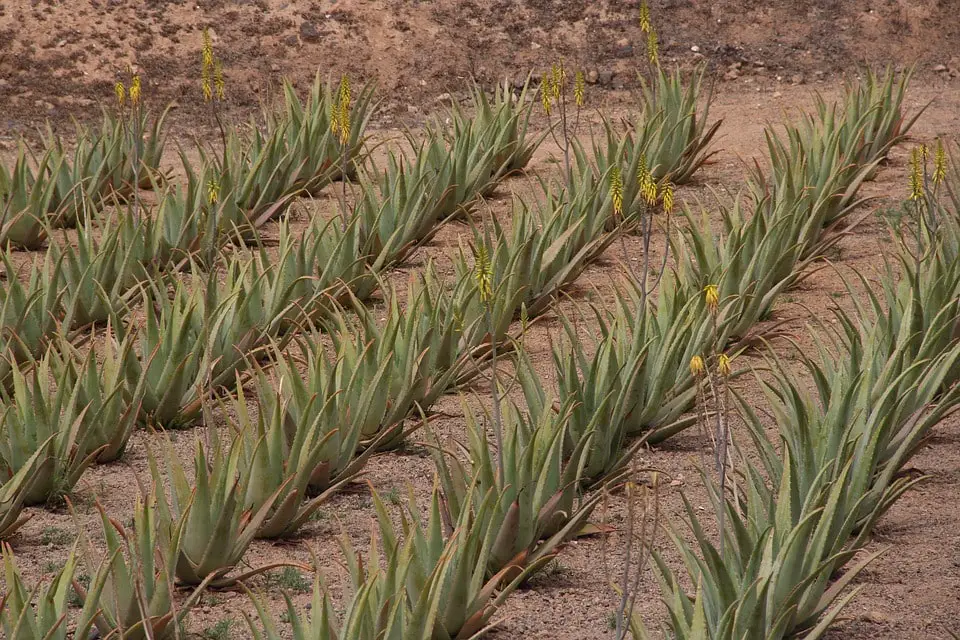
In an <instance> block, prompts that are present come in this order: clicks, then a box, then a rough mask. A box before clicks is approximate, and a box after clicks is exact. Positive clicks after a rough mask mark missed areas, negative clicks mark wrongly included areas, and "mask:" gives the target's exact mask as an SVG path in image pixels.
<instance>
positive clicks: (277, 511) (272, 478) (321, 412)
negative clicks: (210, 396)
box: [231, 351, 389, 538]
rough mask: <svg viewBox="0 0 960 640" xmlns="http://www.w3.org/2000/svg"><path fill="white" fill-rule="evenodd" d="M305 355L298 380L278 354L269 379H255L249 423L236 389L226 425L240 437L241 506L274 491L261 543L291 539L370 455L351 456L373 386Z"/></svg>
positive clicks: (252, 505) (288, 360)
mask: <svg viewBox="0 0 960 640" xmlns="http://www.w3.org/2000/svg"><path fill="white" fill-rule="evenodd" d="M305 353H306V355H307V356H308V357H310V358H314V361H313V362H308V372H307V373H306V374H305V375H302V374H300V373H298V370H297V367H296V362H295V360H294V359H293V358H292V357H290V356H283V355H281V354H280V353H279V352H278V354H277V356H276V357H277V361H278V365H277V372H276V374H275V377H273V378H268V377H267V374H266V373H264V372H262V371H261V372H260V373H259V376H258V385H257V389H258V398H259V404H258V410H257V414H256V418H255V419H254V418H252V417H251V416H250V413H249V410H248V409H247V408H246V404H245V394H244V392H243V389H242V387H238V400H237V402H236V403H235V405H234V406H235V412H236V415H237V416H238V417H237V420H236V422H235V423H231V424H233V428H234V430H235V431H236V432H237V433H239V434H240V435H241V436H242V439H241V443H242V444H241V446H242V448H243V462H242V467H241V468H242V471H241V474H242V476H243V477H244V478H245V479H244V481H243V484H244V485H245V486H246V487H247V493H246V496H245V497H244V504H245V506H246V507H247V508H248V509H250V510H252V511H255V510H257V509H258V508H259V507H260V505H261V504H263V503H264V502H265V501H267V500H271V499H273V498H272V496H273V494H274V493H275V492H279V494H280V495H279V497H277V498H276V499H275V502H274V506H273V509H272V510H271V511H270V513H269V514H268V516H267V518H266V519H265V520H264V521H263V523H262V524H261V525H260V528H259V529H258V531H257V537H260V538H278V537H282V536H288V535H291V534H293V533H295V532H296V531H297V529H299V528H300V527H301V526H302V525H303V524H304V523H306V522H307V521H308V520H309V519H310V518H311V516H312V515H313V514H314V513H315V512H316V511H317V509H319V508H320V506H322V505H323V503H324V502H326V501H327V500H328V499H329V497H330V496H331V495H333V494H334V493H336V492H337V491H338V490H339V489H340V488H341V487H343V486H344V485H345V484H347V483H348V482H350V481H352V480H353V479H354V478H356V477H357V476H358V475H359V474H360V473H361V471H362V470H363V467H364V465H365V464H366V462H367V460H368V459H369V458H370V456H371V455H372V454H373V453H374V451H375V447H370V448H368V449H367V450H366V451H363V452H358V447H359V444H360V438H361V429H362V427H363V426H364V425H365V423H366V420H367V414H368V413H369V412H370V410H371V409H370V408H371V407H372V406H375V404H376V400H375V396H376V393H377V392H378V391H380V380H369V381H367V380H363V381H361V380H359V379H358V378H356V377H349V378H348V377H347V375H348V374H347V375H345V374H344V373H343V372H342V371H341V370H340V364H341V363H340V361H338V362H336V363H333V364H331V363H329V362H328V361H327V360H326V359H325V357H324V356H322V355H321V356H320V357H319V358H317V355H316V354H315V353H311V352H309V351H306V352H305ZM321 363H323V364H321ZM311 365H312V366H311ZM317 365H319V366H317ZM382 373H383V370H382V369H381V371H380V374H381V375H382ZM301 375H302V379H301ZM274 383H276V386H274ZM387 435H389V434H387ZM247 477H249V479H247Z"/></svg>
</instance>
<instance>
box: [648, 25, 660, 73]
mask: <svg viewBox="0 0 960 640" xmlns="http://www.w3.org/2000/svg"><path fill="white" fill-rule="evenodd" d="M647 57H648V58H650V64H652V65H653V66H655V67H659V66H660V41H659V40H658V39H657V32H656V31H654V30H653V29H652V28H651V29H650V31H649V33H648V34H647Z"/></svg>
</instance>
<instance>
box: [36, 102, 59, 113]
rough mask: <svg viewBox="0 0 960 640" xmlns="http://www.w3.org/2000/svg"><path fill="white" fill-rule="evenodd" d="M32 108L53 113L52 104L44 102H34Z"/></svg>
mask: <svg viewBox="0 0 960 640" xmlns="http://www.w3.org/2000/svg"><path fill="white" fill-rule="evenodd" d="M33 106H35V107H39V108H41V109H46V110H47V111H53V109H54V106H53V104H52V103H50V102H47V101H46V100H34V101H33Z"/></svg>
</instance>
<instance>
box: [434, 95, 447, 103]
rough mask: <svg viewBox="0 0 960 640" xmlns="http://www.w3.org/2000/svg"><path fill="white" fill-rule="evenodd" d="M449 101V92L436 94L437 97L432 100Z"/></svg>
mask: <svg viewBox="0 0 960 640" xmlns="http://www.w3.org/2000/svg"><path fill="white" fill-rule="evenodd" d="M449 101H450V94H449V93H441V94H440V95H438V96H437V98H436V99H435V100H434V102H449Z"/></svg>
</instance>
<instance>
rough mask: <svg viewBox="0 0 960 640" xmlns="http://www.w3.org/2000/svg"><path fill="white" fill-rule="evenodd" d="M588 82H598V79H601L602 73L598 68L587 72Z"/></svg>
mask: <svg viewBox="0 0 960 640" xmlns="http://www.w3.org/2000/svg"><path fill="white" fill-rule="evenodd" d="M586 79H587V84H597V80H599V79H600V74H599V73H597V70H596V69H590V71H588V72H587V78H586Z"/></svg>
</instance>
